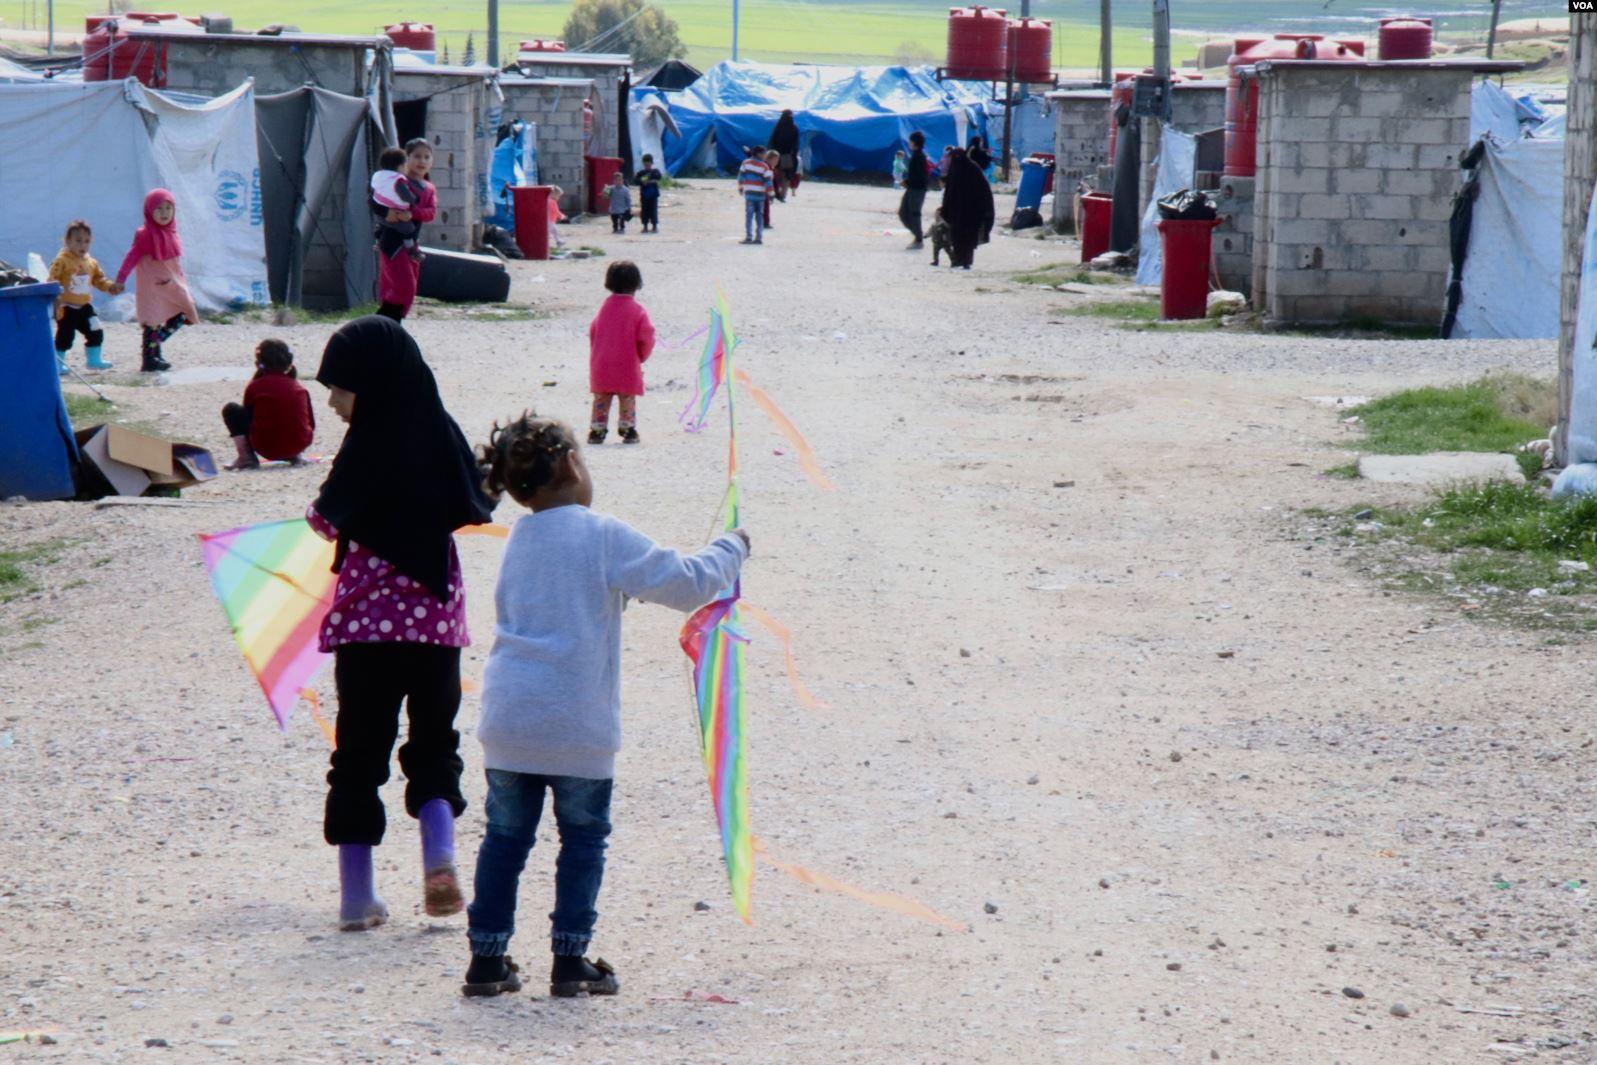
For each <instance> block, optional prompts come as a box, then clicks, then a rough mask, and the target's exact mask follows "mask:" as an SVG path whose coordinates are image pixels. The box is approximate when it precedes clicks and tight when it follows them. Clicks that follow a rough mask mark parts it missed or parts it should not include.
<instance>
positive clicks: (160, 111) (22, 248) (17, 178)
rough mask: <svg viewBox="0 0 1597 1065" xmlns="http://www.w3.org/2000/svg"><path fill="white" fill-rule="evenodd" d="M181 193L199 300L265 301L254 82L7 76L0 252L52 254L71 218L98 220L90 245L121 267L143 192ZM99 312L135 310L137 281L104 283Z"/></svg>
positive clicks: (229, 304)
mask: <svg viewBox="0 0 1597 1065" xmlns="http://www.w3.org/2000/svg"><path fill="white" fill-rule="evenodd" d="M159 187H165V188H168V189H170V190H171V191H172V193H173V196H174V198H175V199H176V200H177V224H178V230H179V233H180V234H181V235H182V239H183V270H184V273H185V274H187V275H188V279H189V284H190V286H191V287H192V289H193V291H194V299H195V302H196V303H197V304H198V305H199V307H200V309H201V310H202V311H218V310H222V309H225V308H237V307H242V306H248V305H252V304H254V305H264V304H265V303H266V302H267V287H266V248H265V239H264V219H263V217H262V210H261V196H260V189H261V176H260V164H259V160H258V155H257V151H256V143H255V97H254V89H253V86H252V83H250V82H246V83H245V84H244V85H242V86H240V87H239V88H237V89H235V90H234V91H232V92H230V93H228V94H227V95H225V96H220V97H218V98H216V99H214V100H210V101H206V102H204V103H198V104H190V103H179V102H177V101H176V100H174V99H172V98H170V97H167V96H165V95H163V94H161V93H159V92H156V91H154V90H152V89H147V88H145V87H144V86H142V85H140V84H139V83H138V82H137V81H134V80H132V79H128V80H127V81H120V82H87V83H78V84H70V83H69V84H62V83H58V82H34V83H16V84H0V202H3V203H5V204H6V217H7V224H6V225H5V226H4V227H0V259H5V260H7V261H9V262H13V263H23V262H26V261H27V256H28V253H29V252H35V253H37V254H38V255H40V256H41V257H42V258H43V259H44V260H45V261H46V262H49V261H50V260H51V259H52V258H54V256H55V253H56V251H57V250H59V249H60V247H61V240H62V235H63V233H64V231H65V229H66V226H67V223H68V222H70V221H71V220H72V219H74V218H83V219H86V220H87V221H88V222H89V223H90V225H92V226H93V227H94V248H93V254H94V256H95V258H97V259H99V261H100V265H101V266H102V267H103V268H104V269H105V271H106V273H108V274H114V273H115V272H116V269H117V267H118V266H119V265H120V264H121V262H122V257H123V256H124V255H125V254H126V253H127V249H128V247H129V245H130V244H131V242H132V238H133V231H134V230H135V229H136V228H138V226H139V225H141V224H142V223H143V220H144V217H143V203H144V196H145V193H146V192H148V191H149V190H150V189H153V188H159ZM95 299H96V304H97V305H99V306H100V309H101V314H102V315H103V316H104V317H106V318H107V319H110V320H117V319H122V318H127V317H131V315H132V311H133V301H132V294H131V292H130V293H128V294H127V295H123V296H120V297H117V298H115V299H108V298H106V297H104V296H102V295H99V294H97V295H96V297H95Z"/></svg>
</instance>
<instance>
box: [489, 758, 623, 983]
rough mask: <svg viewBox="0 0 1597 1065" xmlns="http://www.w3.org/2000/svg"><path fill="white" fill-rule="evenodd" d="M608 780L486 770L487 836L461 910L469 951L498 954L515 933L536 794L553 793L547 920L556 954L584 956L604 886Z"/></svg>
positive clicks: (536, 814)
mask: <svg viewBox="0 0 1597 1065" xmlns="http://www.w3.org/2000/svg"><path fill="white" fill-rule="evenodd" d="M611 784H612V781H609V780H587V779H585V778H583V777H549V776H540V775H538V774H533V773H512V772H509V771H508V770H503V769H490V770H488V802H487V809H488V832H487V834H486V835H485V836H483V840H482V849H481V850H479V851H478V852H477V881H476V886H475V890H474V895H475V897H474V898H473V899H472V900H471V906H470V907H469V908H468V909H467V911H466V914H467V918H468V926H467V930H466V934H467V936H469V937H470V939H471V952H472V953H473V954H482V955H487V956H489V957H494V956H497V955H500V954H503V953H504V952H505V949H506V948H507V947H508V946H509V945H510V937H511V936H512V935H514V934H515V931H516V889H517V886H518V885H519V884H520V881H521V870H522V869H523V868H525V866H526V864H527V855H528V854H530V853H532V845H533V842H534V841H535V840H536V839H537V837H538V820H539V818H540V817H542V816H543V792H544V789H545V788H548V789H549V790H550V791H552V792H554V804H555V824H556V825H557V826H558V827H559V829H560V855H559V857H557V858H556V859H555V908H554V912H553V913H551V914H550V915H549V922H550V926H551V927H550V946H551V949H552V950H553V951H554V953H556V954H562V955H567V956H577V957H580V956H581V955H583V954H585V953H587V950H588V941H589V940H590V939H592V938H593V925H594V922H595V921H596V920H598V917H599V911H598V910H596V909H594V904H595V903H596V902H597V901H598V899H599V884H600V883H601V882H602V881H603V880H604V848H605V839H606V837H608V836H609V835H610V788H611Z"/></svg>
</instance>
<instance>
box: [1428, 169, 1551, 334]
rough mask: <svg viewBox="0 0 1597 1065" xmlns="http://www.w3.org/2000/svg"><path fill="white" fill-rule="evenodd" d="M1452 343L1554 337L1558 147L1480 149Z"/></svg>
mask: <svg viewBox="0 0 1597 1065" xmlns="http://www.w3.org/2000/svg"><path fill="white" fill-rule="evenodd" d="M1478 180H1479V185H1480V193H1479V195H1478V196H1477V197H1476V200H1475V204H1474V209H1473V211H1472V217H1471V222H1470V232H1469V254H1468V256H1467V257H1466V258H1465V260H1464V274H1463V277H1462V281H1463V296H1462V298H1461V299H1460V300H1459V304H1458V322H1457V324H1456V325H1455V326H1454V327H1453V332H1452V334H1451V335H1452V336H1453V337H1455V338H1457V339H1460V340H1489V339H1512V338H1526V339H1529V338H1536V337H1556V336H1557V335H1558V289H1559V284H1558V279H1559V276H1560V274H1561V273H1562V270H1563V262H1562V255H1563V239H1562V237H1561V236H1560V234H1561V233H1562V231H1563V218H1562V212H1563V209H1564V142H1563V141H1561V140H1531V139H1525V140H1516V141H1512V142H1510V143H1508V144H1506V145H1502V144H1498V143H1496V142H1495V141H1490V140H1489V141H1487V142H1486V155H1485V156H1484V158H1482V160H1481V172H1480V178H1479V179H1478Z"/></svg>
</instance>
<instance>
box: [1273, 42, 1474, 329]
mask: <svg viewBox="0 0 1597 1065" xmlns="http://www.w3.org/2000/svg"><path fill="white" fill-rule="evenodd" d="M1258 77H1259V87H1260V109H1259V155H1258V159H1259V172H1258V176H1257V179H1256V182H1255V188H1254V194H1255V198H1254V208H1255V220H1254V221H1255V232H1254V247H1253V304H1254V307H1255V308H1256V309H1258V310H1260V311H1262V312H1263V313H1264V314H1265V315H1266V316H1267V317H1270V318H1273V319H1279V320H1281V321H1289V322H1324V321H1344V320H1348V319H1353V318H1374V319H1379V320H1382V321H1389V322H1416V323H1432V322H1439V321H1440V319H1441V316H1442V312H1443V309H1444V305H1445V297H1446V289H1447V276H1448V270H1449V264H1450V256H1449V239H1448V238H1449V233H1448V220H1449V217H1450V216H1451V213H1452V196H1453V194H1454V192H1455V191H1457V189H1458V184H1459V174H1458V163H1459V155H1460V153H1461V152H1463V151H1464V149H1465V148H1466V146H1467V144H1468V140H1469V135H1470V126H1469V104H1470V85H1471V82H1472V80H1473V77H1474V72H1473V70H1472V68H1471V67H1470V66H1469V65H1468V64H1467V63H1462V64H1451V63H1446V62H1433V63H1427V64H1419V63H1411V64H1403V63H1371V64H1352V63H1347V64H1344V63H1316V62H1271V63H1261V64H1259V66H1258Z"/></svg>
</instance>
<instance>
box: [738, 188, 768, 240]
mask: <svg viewBox="0 0 1597 1065" xmlns="http://www.w3.org/2000/svg"><path fill="white" fill-rule="evenodd" d="M743 239H744V240H764V239H765V193H763V192H762V193H760V194H759V195H758V196H749V195H745V196H744V197H743Z"/></svg>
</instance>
